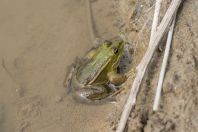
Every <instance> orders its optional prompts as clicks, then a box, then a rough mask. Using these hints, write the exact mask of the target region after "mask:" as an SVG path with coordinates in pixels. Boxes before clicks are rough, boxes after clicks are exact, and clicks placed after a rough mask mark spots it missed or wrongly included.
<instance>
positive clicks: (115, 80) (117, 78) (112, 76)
mask: <svg viewBox="0 0 198 132" xmlns="http://www.w3.org/2000/svg"><path fill="white" fill-rule="evenodd" d="M107 76H108V78H109V81H110V82H111V83H112V84H115V85H120V84H122V83H124V82H125V81H126V79H127V76H126V75H124V74H118V73H116V72H115V71H111V72H109V73H107Z"/></svg>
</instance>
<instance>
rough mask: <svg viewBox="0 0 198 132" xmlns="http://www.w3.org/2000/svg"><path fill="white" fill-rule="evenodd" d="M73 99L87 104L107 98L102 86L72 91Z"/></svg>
mask: <svg viewBox="0 0 198 132" xmlns="http://www.w3.org/2000/svg"><path fill="white" fill-rule="evenodd" d="M73 94H74V98H75V99H77V101H79V102H82V103H89V102H92V101H94V100H101V99H104V98H105V97H107V96H108V95H109V94H108V90H107V89H106V88H105V87H103V86H86V87H85V88H81V89H78V90H75V91H74V93H73Z"/></svg>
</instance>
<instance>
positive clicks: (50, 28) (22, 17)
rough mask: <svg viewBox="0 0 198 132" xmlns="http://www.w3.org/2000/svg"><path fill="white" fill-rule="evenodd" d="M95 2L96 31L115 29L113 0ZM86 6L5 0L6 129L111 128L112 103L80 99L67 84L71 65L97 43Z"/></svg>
mask: <svg viewBox="0 0 198 132" xmlns="http://www.w3.org/2000/svg"><path fill="white" fill-rule="evenodd" d="M91 5H92V7H93V15H94V17H93V18H94V21H95V26H94V27H95V28H96V30H97V35H100V36H101V37H103V38H109V37H112V36H114V35H116V34H117V33H118V29H117V28H116V27H115V26H112V25H114V23H113V19H115V18H114V17H115V16H114V14H113V13H112V10H113V3H112V1H108V2H107V1H105V0H100V1H94V2H93V3H91ZM86 7H87V6H86V4H85V1H83V0H72V1H71V0H59V1H57V0H40V1H32V0H18V1H12V0H0V29H1V30H0V61H1V65H0V131H1V132H13V131H16V132H29V131H35V132H46V131H48V132H54V131H58V132H63V131H99V130H100V131H108V129H107V128H108V126H107V123H106V122H107V120H108V116H109V114H110V113H111V110H112V109H113V108H114V107H115V106H114V105H113V104H106V105H98V106H88V105H83V104H78V103H76V102H75V101H74V100H73V99H72V98H71V96H70V95H67V94H65V93H66V92H65V91H66V90H65V88H64V87H63V86H62V83H63V79H64V76H65V73H66V67H67V66H68V65H70V64H71V63H72V61H73V60H74V58H75V57H76V56H82V55H83V54H84V53H85V52H86V51H87V50H88V49H89V48H90V47H91V46H92V42H91V38H90V30H89V24H88V19H87V9H86ZM103 27H104V28H103Z"/></svg>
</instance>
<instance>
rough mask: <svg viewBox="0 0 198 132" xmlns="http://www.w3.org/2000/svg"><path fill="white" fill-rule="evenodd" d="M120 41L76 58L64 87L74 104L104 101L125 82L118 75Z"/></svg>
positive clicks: (108, 42) (123, 76) (104, 44)
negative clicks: (76, 102)
mask: <svg viewBox="0 0 198 132" xmlns="http://www.w3.org/2000/svg"><path fill="white" fill-rule="evenodd" d="M124 45H125V42H124V41H123V40H120V39H119V40H110V41H107V40H106V41H104V42H102V43H101V44H100V45H99V46H98V47H95V48H92V49H91V50H90V51H88V53H87V54H86V55H85V56H84V57H83V58H81V59H79V58H77V59H76V61H75V63H74V65H73V66H72V70H71V73H70V74H69V77H66V79H65V81H64V86H65V87H69V89H71V92H72V95H73V97H74V98H75V99H76V100H77V101H78V102H83V103H90V102H96V101H99V100H105V99H106V98H109V97H111V95H113V93H115V92H116V91H117V89H118V87H119V86H121V84H123V83H124V82H125V81H126V80H127V75H126V74H124V73H118V65H119V62H120V58H121V55H122V52H123V48H124Z"/></svg>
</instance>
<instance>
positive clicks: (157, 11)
mask: <svg viewBox="0 0 198 132" xmlns="http://www.w3.org/2000/svg"><path fill="white" fill-rule="evenodd" d="M161 2H162V0H156V3H155V11H154V16H153V24H152V28H151V36H150V41H152V39H153V35H154V33H155V32H156V31H157V25H158V19H159V14H160V6H161ZM150 44H152V43H150ZM150 46H152V45H149V47H150Z"/></svg>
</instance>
